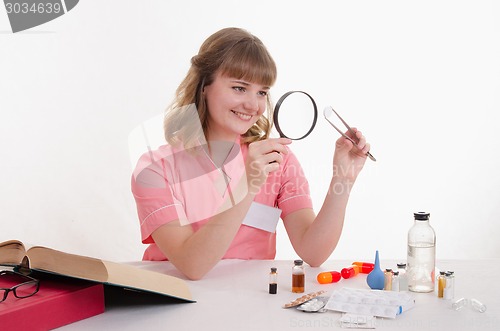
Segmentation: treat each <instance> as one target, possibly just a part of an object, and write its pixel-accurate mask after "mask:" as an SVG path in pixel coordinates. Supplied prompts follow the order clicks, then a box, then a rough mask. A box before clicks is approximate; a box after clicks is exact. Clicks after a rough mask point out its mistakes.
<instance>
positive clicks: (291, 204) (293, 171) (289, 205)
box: [277, 149, 313, 219]
mask: <svg viewBox="0 0 500 331" xmlns="http://www.w3.org/2000/svg"><path fill="white" fill-rule="evenodd" d="M277 206H278V208H280V209H281V210H282V214H281V218H282V219H284V218H285V217H286V216H287V215H288V214H290V213H292V212H294V211H297V210H299V209H304V208H312V207H313V205H312V200H311V195H310V191H309V183H308V181H307V179H306V176H305V174H304V171H303V169H302V167H301V165H300V163H299V161H298V159H297V157H296V156H295V154H294V153H293V152H292V151H291V150H290V149H289V152H288V154H287V156H286V159H285V162H284V164H283V169H282V172H281V187H280V190H279V193H278V197H277Z"/></svg>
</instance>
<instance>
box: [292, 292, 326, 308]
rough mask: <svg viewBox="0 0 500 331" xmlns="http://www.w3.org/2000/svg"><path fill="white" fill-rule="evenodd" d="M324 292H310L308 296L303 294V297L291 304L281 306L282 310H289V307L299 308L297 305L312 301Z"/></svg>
mask: <svg viewBox="0 0 500 331" xmlns="http://www.w3.org/2000/svg"><path fill="white" fill-rule="evenodd" d="M325 292H326V291H318V292H312V293H309V294H305V295H303V296H301V297H300V298H297V299H295V300H293V301H292V302H289V303H286V304H285V305H283V308H291V307H296V306H299V305H301V304H303V303H304V302H307V301H309V300H311V299H314V298H316V297H318V296H320V295H321V294H323V293H325Z"/></svg>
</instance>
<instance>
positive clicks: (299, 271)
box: [292, 260, 306, 293]
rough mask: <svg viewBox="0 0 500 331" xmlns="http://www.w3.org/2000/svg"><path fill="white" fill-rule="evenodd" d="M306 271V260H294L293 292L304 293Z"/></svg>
mask: <svg viewBox="0 0 500 331" xmlns="http://www.w3.org/2000/svg"><path fill="white" fill-rule="evenodd" d="M305 278H306V276H305V272H304V261H302V260H295V261H293V268H292V292H293V293H304V287H305V280H306V279H305Z"/></svg>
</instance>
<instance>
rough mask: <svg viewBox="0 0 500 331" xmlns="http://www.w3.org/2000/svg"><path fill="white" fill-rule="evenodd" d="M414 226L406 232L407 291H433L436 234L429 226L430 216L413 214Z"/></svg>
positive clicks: (423, 213) (419, 213) (424, 213)
mask: <svg viewBox="0 0 500 331" xmlns="http://www.w3.org/2000/svg"><path fill="white" fill-rule="evenodd" d="M413 215H414V218H415V221H414V224H413V226H412V227H411V228H410V230H409V231H408V259H407V262H408V289H409V290H410V291H413V292H432V291H434V282H435V276H434V268H435V263H436V233H435V232H434V229H433V228H432V226H431V225H430V224H429V217H430V214H429V213H426V212H418V213H414V214H413Z"/></svg>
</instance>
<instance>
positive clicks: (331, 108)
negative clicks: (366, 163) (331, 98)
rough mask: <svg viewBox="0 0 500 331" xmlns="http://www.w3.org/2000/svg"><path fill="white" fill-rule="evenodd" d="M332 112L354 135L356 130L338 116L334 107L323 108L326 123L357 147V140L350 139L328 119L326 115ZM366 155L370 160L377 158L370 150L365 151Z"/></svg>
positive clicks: (354, 135)
mask: <svg viewBox="0 0 500 331" xmlns="http://www.w3.org/2000/svg"><path fill="white" fill-rule="evenodd" d="M332 112H333V113H335V115H337V117H338V118H339V119H340V120H341V121H342V123H344V125H345V126H346V128H347V131H349V133H350V134H352V136H353V137H356V132H354V130H353V129H351V127H350V126H349V125H348V124H347V123H346V121H344V120H343V119H342V117H340V115H339V114H337V112H336V111H335V109H333V107H331V106H328V107H326V108H325V110H323V115H325V119H326V120H327V121H328V123H330V124H331V125H332V126H333V127H334V128H335V130H337V131H338V133H340V134H341V135H342V136H343V137H344V138H346V139H347V140H349V141H350V142H352V143H353V144H354V146H356V147H357V146H358V142H356V141H354V139H352V138H351V137H349V136H348V135H346V134H345V133H344V132H342V131H341V130H339V128H337V127H336V126H335V124H333V123H332V121H330V119H329V118H328V117H329V116H330V115H331V114H332ZM366 156H368V157H369V158H370V160H372V161H377V159H375V158H374V157H373V155H371V154H370V152H367V153H366Z"/></svg>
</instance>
